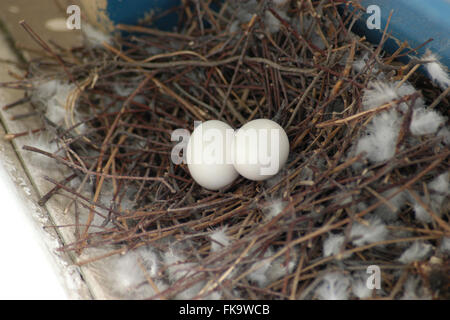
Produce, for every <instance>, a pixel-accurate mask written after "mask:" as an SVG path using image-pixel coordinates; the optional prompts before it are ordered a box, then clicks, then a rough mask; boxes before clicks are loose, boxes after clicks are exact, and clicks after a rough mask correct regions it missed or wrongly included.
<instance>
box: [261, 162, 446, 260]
mask: <svg viewBox="0 0 450 320" xmlns="http://www.w3.org/2000/svg"><path fill="white" fill-rule="evenodd" d="M443 160H444V159H443V157H442V158H441V159H436V160H435V161H433V162H432V163H431V164H430V165H429V166H428V167H427V168H426V169H424V170H423V171H421V172H420V173H419V174H417V176H415V177H414V178H413V179H411V180H409V181H408V182H407V183H405V184H404V185H403V186H402V187H401V188H399V189H398V190H396V191H395V192H393V193H392V194H391V195H389V197H386V200H390V199H392V198H393V197H395V196H396V195H397V194H399V193H400V192H403V190H405V189H407V188H408V187H409V186H411V185H412V184H414V183H415V182H416V181H418V180H420V179H421V178H422V177H423V176H424V175H426V174H427V173H428V172H429V171H431V170H432V169H434V168H435V167H437V166H438V165H439V164H440V163H441V162H442V161H443ZM381 204H383V201H378V202H376V203H374V204H373V205H371V206H369V207H368V208H367V209H365V210H363V211H361V212H359V213H358V214H355V217H354V218H361V217H363V216H364V215H366V214H367V213H369V212H371V211H372V210H374V209H376V208H377V207H379V206H380V205H381ZM292 205H293V203H292V202H291V203H290V204H289V205H288V206H287V207H286V208H285V209H284V210H287V208H289V207H291V206H292ZM289 209H292V208H289ZM351 221H352V218H345V219H343V220H341V221H339V222H336V223H335V224H332V225H325V226H323V227H321V228H319V229H317V230H316V231H313V232H311V233H309V234H307V235H304V236H303V237H300V238H298V239H296V240H294V241H292V242H290V243H289V244H287V245H286V246H285V247H283V248H282V249H280V250H279V251H278V252H277V253H276V254H274V255H273V256H272V257H270V258H268V259H269V261H270V262H271V261H273V260H275V259H276V258H278V257H279V256H281V255H282V254H284V253H285V252H286V251H287V250H290V249H292V248H293V247H294V246H295V245H297V244H300V243H302V242H305V241H308V240H310V239H313V238H315V237H317V236H320V235H322V234H324V233H326V232H328V231H330V230H334V229H336V228H339V227H341V226H343V225H345V224H347V223H350V222H351ZM263 262H264V261H263ZM262 265H263V263H260V264H258V265H257V266H256V267H261V266H262ZM255 269H256V268H255Z"/></svg>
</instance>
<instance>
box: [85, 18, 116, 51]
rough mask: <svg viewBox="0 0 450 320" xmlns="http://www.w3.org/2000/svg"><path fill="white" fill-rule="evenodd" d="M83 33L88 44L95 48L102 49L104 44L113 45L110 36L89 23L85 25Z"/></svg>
mask: <svg viewBox="0 0 450 320" xmlns="http://www.w3.org/2000/svg"><path fill="white" fill-rule="evenodd" d="M81 31H82V32H83V34H84V36H85V39H86V40H87V42H88V44H89V45H91V46H93V47H102V46H103V42H106V43H107V44H112V37H111V36H110V35H109V34H106V33H104V32H102V31H100V30H98V29H96V28H94V27H93V26H92V25H90V24H88V23H84V24H83V26H82V28H81Z"/></svg>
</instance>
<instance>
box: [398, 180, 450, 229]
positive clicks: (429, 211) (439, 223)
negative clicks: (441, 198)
mask: <svg viewBox="0 0 450 320" xmlns="http://www.w3.org/2000/svg"><path fill="white" fill-rule="evenodd" d="M406 190H408V192H409V194H411V195H412V197H413V198H414V200H416V201H417V202H418V203H419V204H420V205H421V206H422V207H423V208H424V209H425V211H426V212H428V213H429V214H430V216H431V217H432V218H433V219H434V220H436V222H437V224H438V225H439V226H441V227H442V229H444V230H446V231H447V232H450V226H449V225H448V223H447V222H445V221H444V220H442V219H441V218H440V217H439V216H438V215H437V214H436V213H435V212H434V211H433V210H432V209H431V208H430V207H429V206H428V205H427V204H426V203H425V202H423V200H422V199H421V198H420V197H419V195H418V194H417V193H416V192H414V191H413V190H412V189H410V188H408V189H406Z"/></svg>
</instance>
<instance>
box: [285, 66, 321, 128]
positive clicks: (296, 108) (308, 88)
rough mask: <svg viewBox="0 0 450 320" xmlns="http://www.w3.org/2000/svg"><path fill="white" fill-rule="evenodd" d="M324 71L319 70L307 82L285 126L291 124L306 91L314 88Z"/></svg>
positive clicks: (287, 126) (305, 96)
mask: <svg viewBox="0 0 450 320" xmlns="http://www.w3.org/2000/svg"><path fill="white" fill-rule="evenodd" d="M323 73H324V71H323V70H321V71H320V72H319V73H318V74H317V75H316V76H315V77H314V79H313V81H312V82H311V83H310V84H309V86H308V87H307V88H306V90H305V92H304V93H303V95H302V97H301V98H300V100H299V101H298V103H297V105H296V106H295V109H294V111H293V112H292V114H291V117H290V118H289V121H288V123H287V125H286V128H289V127H290V125H291V124H292V122H293V121H294V118H295V116H296V115H297V112H298V110H299V109H300V106H301V105H302V103H303V101H305V99H306V98H307V96H308V93H309V92H310V91H311V90H312V88H314V86H315V85H316V82H317V81H318V80H319V78H320V77H321V76H322V74H323Z"/></svg>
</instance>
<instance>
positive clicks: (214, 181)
mask: <svg viewBox="0 0 450 320" xmlns="http://www.w3.org/2000/svg"><path fill="white" fill-rule="evenodd" d="M233 137H234V130H233V128H232V127H230V126H229V125H228V124H226V123H224V122H222V121H218V120H209V121H205V122H203V123H201V124H200V125H199V126H197V127H196V128H195V129H194V132H192V135H191V137H190V138H189V142H188V144H187V147H186V161H187V164H188V168H189V172H190V173H191V176H192V178H193V179H194V180H195V181H196V182H197V183H198V184H199V185H201V186H202V187H204V188H206V189H209V190H218V189H221V188H223V187H225V186H227V185H229V184H230V183H232V182H233V181H234V180H235V179H236V178H237V177H238V176H239V174H238V172H237V171H236V169H235V168H234V166H233V156H232V149H231V146H232V142H233Z"/></svg>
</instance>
